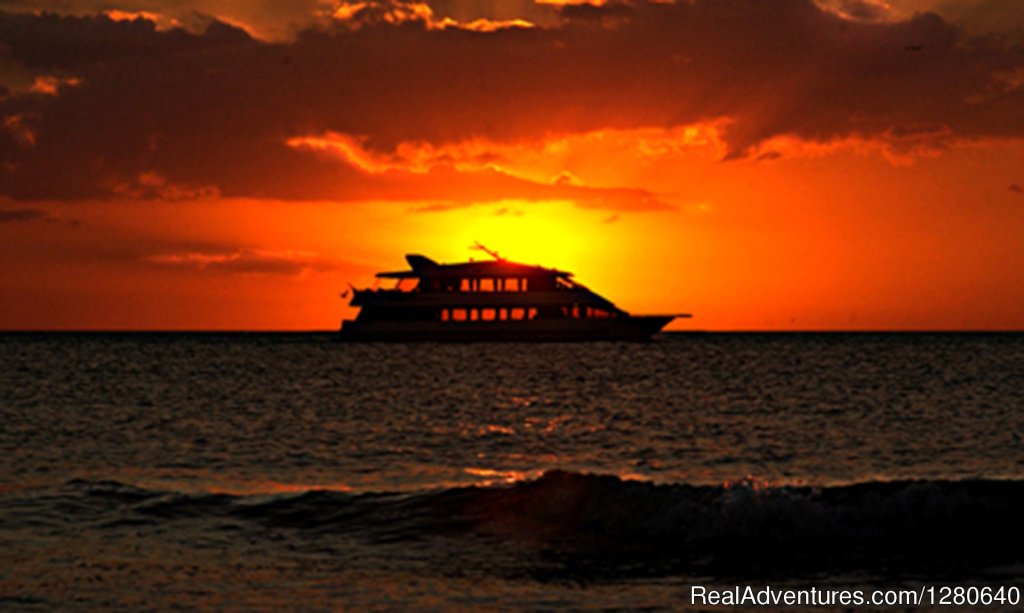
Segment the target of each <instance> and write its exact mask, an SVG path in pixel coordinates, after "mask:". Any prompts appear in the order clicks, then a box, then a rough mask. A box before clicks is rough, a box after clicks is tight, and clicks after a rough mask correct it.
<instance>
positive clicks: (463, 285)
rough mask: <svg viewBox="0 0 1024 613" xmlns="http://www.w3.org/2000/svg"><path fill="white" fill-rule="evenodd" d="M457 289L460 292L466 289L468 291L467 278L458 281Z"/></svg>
mask: <svg viewBox="0 0 1024 613" xmlns="http://www.w3.org/2000/svg"><path fill="white" fill-rule="evenodd" d="M459 291H460V292H468V291H470V289H469V279H461V280H460V281H459Z"/></svg>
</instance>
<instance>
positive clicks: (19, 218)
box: [0, 209, 53, 223]
mask: <svg viewBox="0 0 1024 613" xmlns="http://www.w3.org/2000/svg"><path fill="white" fill-rule="evenodd" d="M51 219H53V218H52V217H50V214H49V213H47V212H46V211H42V210H40V209H12V210H10V211H2V210H0V223H19V222H23V221H50V220H51Z"/></svg>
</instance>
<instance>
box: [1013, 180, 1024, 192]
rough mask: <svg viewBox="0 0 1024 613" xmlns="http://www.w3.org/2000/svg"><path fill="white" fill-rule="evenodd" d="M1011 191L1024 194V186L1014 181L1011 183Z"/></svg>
mask: <svg viewBox="0 0 1024 613" xmlns="http://www.w3.org/2000/svg"><path fill="white" fill-rule="evenodd" d="M1010 191H1011V192H1013V193H1015V194H1024V187H1021V186H1020V185H1018V184H1017V183H1013V184H1011V185H1010Z"/></svg>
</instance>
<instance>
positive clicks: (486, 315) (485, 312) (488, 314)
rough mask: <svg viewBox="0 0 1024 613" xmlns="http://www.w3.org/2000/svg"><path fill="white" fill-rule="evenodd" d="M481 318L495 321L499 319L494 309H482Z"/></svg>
mask: <svg viewBox="0 0 1024 613" xmlns="http://www.w3.org/2000/svg"><path fill="white" fill-rule="evenodd" d="M480 319H482V320H484V321H494V320H495V319H497V313H496V312H495V310H494V309H481V310H480Z"/></svg>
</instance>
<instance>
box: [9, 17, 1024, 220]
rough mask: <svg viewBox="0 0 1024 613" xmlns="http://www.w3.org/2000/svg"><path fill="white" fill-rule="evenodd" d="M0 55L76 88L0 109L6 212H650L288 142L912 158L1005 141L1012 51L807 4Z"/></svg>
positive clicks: (115, 35)
mask: <svg viewBox="0 0 1024 613" xmlns="http://www.w3.org/2000/svg"><path fill="white" fill-rule="evenodd" d="M861 4H865V3H861ZM866 4H870V3H866ZM377 21H378V22H379V20H377ZM908 46H913V47H915V48H917V47H919V48H920V50H918V51H916V52H914V53H908V52H906V51H905V48H907V47H908ZM0 48H5V49H6V50H7V51H6V57H8V58H9V60H10V61H13V62H16V63H17V64H18V66H19V67H20V69H22V70H29V71H32V72H33V73H34V74H37V75H51V76H56V77H59V78H61V79H66V78H74V79H77V81H76V84H75V85H74V86H65V87H61V88H60V89H59V91H58V92H57V93H56V95H53V94H52V93H51V94H43V93H40V92H35V93H33V92H22V93H11V92H8V93H6V94H3V95H2V96H0V116H2V117H3V120H4V122H3V123H2V124H0V194H3V195H8V196H11V197H15V198H19V199H38V198H68V199H74V198H85V197H104V196H109V195H116V194H118V193H119V190H121V192H122V193H125V190H126V189H127V190H128V191H127V194H129V195H130V194H132V193H135V192H132V191H131V190H132V189H136V188H138V187H139V186H140V185H141V184H142V183H144V181H143V178H144V177H160V181H162V183H161V184H160V185H159V186H154V185H150V186H149V187H151V188H154V189H155V188H157V187H159V189H158V190H156V191H158V192H159V193H172V194H192V193H196V194H204V193H205V194H210V193H219V194H221V195H224V196H236V195H237V196H248V197H268V198H285V199H321V198H325V199H327V198H329V199H342V200H344V199H364V198H365V199H398V200H402V199H407V200H426V201H446V202H447V201H452V200H454V201H468V200H470V199H478V200H491V201H493V200H498V199H502V198H525V199H540V198H552V197H560V196H559V193H561V196H564V197H568V198H572V199H576V200H578V201H579V202H580V203H581V204H583V205H586V206H607V207H612V208H622V209H625V208H630V207H640V208H644V207H647V208H662V207H663V206H664V203H661V202H660V201H658V199H657V198H655V197H653V196H651V195H649V194H645V193H643V192H642V190H632V191H631V190H594V189H588V188H586V187H581V186H571V185H568V186H565V185H546V184H540V183H534V182H530V181H526V180H523V179H518V178H516V177H512V176H510V175H507V174H504V173H502V172H499V171H496V170H493V169H483V170H479V169H478V170H472V171H464V170H462V171H460V170H456V169H455V168H454V166H453V165H446V164H445V163H444V162H443V160H442V161H438V162H437V163H436V165H435V166H434V167H433V168H431V169H430V170H429V172H421V173H411V172H403V171H400V170H390V171H387V172H383V173H378V174H371V173H367V172H366V171H365V170H364V169H361V168H358V167H356V166H354V165H353V164H351V163H346V162H344V161H343V160H339V159H338V158H332V157H330V156H324V155H317V154H316V153H314V152H310V151H307V150H303V149H297V148H295V147H289V146H288V145H287V142H288V140H289V139H292V138H295V137H301V136H310V135H318V134H324V133H328V132H334V133H338V134H348V135H354V136H358V137H361V138H363V139H364V140H363V141H361V142H364V143H365V146H366V147H367V148H368V150H372V151H377V152H388V151H394V150H395V148H396V147H397V146H398V145H399V144H400V143H409V142H413V143H429V144H431V145H434V146H442V145H445V144H451V143H459V142H464V141H469V140H477V141H490V142H503V143H521V142H527V141H533V142H536V141H539V140H541V139H544V138H545V137H548V136H552V135H558V134H565V133H578V132H585V131H591V130H599V129H605V128H614V129H630V128H640V127H666V128H667V127H672V126H678V125H685V124H691V123H695V122H701V121H711V120H718V119H722V118H724V119H726V121H727V123H726V125H727V127H726V129H725V132H724V134H723V138H724V142H725V144H726V146H727V147H728V154H729V157H732V158H743V157H748V156H752V155H754V156H756V155H759V154H760V153H762V152H761V151H759V147H760V146H761V145H762V144H763V143H765V142H766V141H768V140H770V139H772V138H774V137H779V136H787V137H793V138H797V139H803V140H806V141H813V142H819V143H827V142H833V141H837V140H842V139H846V138H855V139H859V140H874V141H876V142H879V143H881V144H883V145H884V146H886V147H891V148H893V149H896V150H898V151H911V152H913V151H918V150H921V149H927V148H933V149H934V148H942V147H946V146H949V145H950V144H952V143H955V142H957V141H958V140H962V139H985V138H993V137H996V138H1007V137H1008V138H1020V137H1022V136H1024V48H1022V46H1021V43H1020V41H1019V40H1016V39H1010V38H1007V37H1005V36H1004V37H993V36H989V37H974V38H968V37H967V35H966V34H964V33H963V31H962V30H960V29H958V28H956V27H954V26H952V25H950V24H949V23H947V22H945V21H943V19H941V18H940V17H938V16H937V15H934V14H921V15H918V16H916V17H914V18H913V19H910V20H907V21H901V22H878V21H862V20H850V19H844V18H842V17H840V16H839V15H837V14H836V13H835V12H832V11H828V10H823V9H821V8H819V7H818V6H817V5H816V4H815V3H814V2H812V1H811V0H778V1H774V2H764V1H762V0H694V1H692V2H680V3H677V4H664V3H652V4H645V3H635V4H624V3H613V4H611V5H608V6H604V7H595V6H577V7H567V8H566V9H564V10H563V13H562V19H561V21H560V22H559V25H557V26H552V27H546V28H529V29H524V28H509V29H499V30H497V31H494V32H489V33H484V32H475V31H467V30H465V29H460V28H447V29H442V28H438V27H435V26H430V27H428V24H427V22H426V21H424V20H419V21H417V20H416V19H412V18H410V19H407V20H406V21H404V22H403V23H398V24H389V23H377V22H375V23H367V24H364V26H363V27H359V28H352V27H351V24H350V23H349V24H348V25H346V26H345V27H340V26H339V27H335V28H325V27H315V28H311V29H307V30H304V31H302V32H300V33H299V34H298V35H297V37H296V38H295V40H294V41H291V42H279V43H268V42H264V41H261V40H257V39H255V38H253V37H251V36H250V35H249V34H247V33H246V32H245V31H243V30H241V29H238V28H235V27H232V26H230V25H227V24H224V23H221V22H219V21H214V22H213V23H212V24H211V25H210V26H209V27H208V29H206V30H205V31H203V32H201V33H192V32H188V31H186V30H182V29H171V30H159V29H157V28H156V25H155V24H154V23H152V22H149V21H146V20H141V19H140V20H135V21H117V22H115V21H112V20H110V19H108V18H106V17H102V16H101V17H57V16H54V15H45V14H44V15H29V14H17V15H15V14H0ZM12 92H13V90H12ZM5 126H6V127H5ZM126 186H127V187H126ZM506 190H507V191H506ZM559 190H561V192H559ZM573 190H575V191H573Z"/></svg>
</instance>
